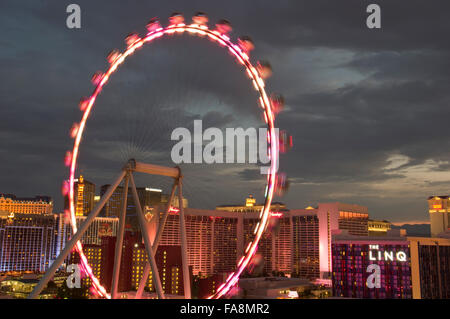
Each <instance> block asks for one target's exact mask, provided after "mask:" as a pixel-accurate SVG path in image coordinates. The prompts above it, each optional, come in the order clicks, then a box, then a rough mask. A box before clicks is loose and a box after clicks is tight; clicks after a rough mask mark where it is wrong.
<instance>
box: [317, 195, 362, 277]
mask: <svg viewBox="0 0 450 319" xmlns="http://www.w3.org/2000/svg"><path fill="white" fill-rule="evenodd" d="M315 211H316V213H317V217H318V218H319V238H320V242H319V251H320V252H319V254H320V256H319V259H320V276H321V278H322V279H329V278H330V274H331V271H332V252H331V238H332V231H334V230H347V231H348V233H349V234H350V235H355V236H368V234H369V230H368V221H369V214H368V211H367V207H364V206H359V205H353V204H344V203H319V205H318V208H316V209H315Z"/></svg>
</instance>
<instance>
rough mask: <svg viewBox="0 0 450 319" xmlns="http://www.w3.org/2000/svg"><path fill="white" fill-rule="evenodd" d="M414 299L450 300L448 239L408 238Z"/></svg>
mask: <svg viewBox="0 0 450 319" xmlns="http://www.w3.org/2000/svg"><path fill="white" fill-rule="evenodd" d="M408 240H409V242H410V246H411V276H412V286H413V298H414V299H450V238H436V237H435V238H427V237H408Z"/></svg>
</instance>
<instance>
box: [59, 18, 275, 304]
mask: <svg viewBox="0 0 450 319" xmlns="http://www.w3.org/2000/svg"><path fill="white" fill-rule="evenodd" d="M184 32H188V33H190V34H192V35H197V36H200V37H208V38H209V39H211V40H213V41H214V42H216V43H218V44H220V45H221V46H222V47H225V48H227V49H228V50H229V52H231V53H232V54H233V55H234V56H235V57H236V59H237V61H238V62H239V63H240V64H241V65H243V66H244V67H245V68H246V71H247V74H248V76H249V77H250V79H251V80H252V83H253V86H254V88H255V89H256V91H258V93H259V105H260V107H261V108H262V109H263V110H264V118H265V121H266V123H267V126H268V130H269V132H268V145H269V148H268V153H269V158H270V159H271V164H270V168H269V171H268V176H267V186H266V190H265V203H264V207H263V209H262V210H261V212H260V216H259V217H260V220H259V222H258V223H257V225H256V228H255V230H254V234H255V238H254V240H253V241H252V242H250V243H249V244H248V246H247V248H246V249H245V253H244V256H242V258H241V259H240V260H239V262H238V264H237V268H236V270H235V271H234V272H233V273H231V274H230V275H229V277H228V278H227V280H226V281H225V283H223V284H222V285H221V286H220V287H219V289H218V290H217V292H216V293H215V294H214V295H212V296H210V297H208V299H211V298H220V297H222V296H224V295H225V294H226V293H227V292H229V291H230V289H231V288H232V287H233V286H234V285H235V284H236V283H237V281H238V280H239V276H240V275H241V273H242V272H243V271H244V269H245V268H246V267H247V265H248V264H249V262H250V260H251V258H252V257H253V256H254V254H255V253H256V250H257V247H258V243H259V240H260V238H261V235H262V234H263V232H264V231H265V229H266V226H267V222H268V219H269V216H270V215H269V214H270V212H269V209H270V205H271V202H272V198H273V194H274V187H275V179H276V171H277V167H278V139H277V136H276V132H275V127H274V113H273V112H272V109H271V103H270V100H269V98H268V96H267V93H266V91H265V88H264V80H263V78H262V77H261V76H260V74H259V72H258V70H257V69H256V68H255V67H254V66H253V65H252V63H251V62H250V58H249V56H248V54H247V53H246V52H244V51H243V50H242V49H241V48H240V47H239V46H238V45H236V44H234V43H233V42H231V41H230V38H229V37H228V36H227V35H225V34H221V33H220V32H219V31H217V30H210V29H209V28H208V27H207V26H206V25H200V24H191V25H186V24H184V23H179V24H172V25H170V26H168V27H165V28H163V27H159V28H157V29H155V30H151V31H150V32H149V33H148V34H147V35H146V36H145V37H144V38H139V37H137V36H136V37H135V38H134V39H132V40H133V41H132V42H129V43H128V47H127V49H126V51H125V52H123V53H121V54H118V53H117V54H116V55H115V56H113V57H112V59H111V60H110V63H111V65H110V67H109V69H108V71H107V72H106V73H104V74H96V76H94V81H95V84H96V88H95V89H94V92H93V94H92V95H91V96H90V97H89V98H88V99H86V100H84V101H82V103H81V108H82V111H84V113H83V116H82V119H81V121H80V123H79V124H75V125H74V127H72V131H71V135H72V137H73V138H74V139H75V141H74V147H73V151H72V152H71V153H68V156H66V164H68V166H69V167H70V176H69V185H68V188H69V191H68V196H69V203H70V205H69V209H70V224H71V226H72V230H73V232H74V233H75V232H76V231H77V226H76V218H75V207H74V179H75V170H76V164H77V158H78V154H79V147H80V142H81V138H82V136H83V132H84V128H85V126H86V122H87V119H88V118H89V114H90V112H91V110H92V108H93V106H94V103H95V101H96V99H97V96H98V95H99V94H100V92H101V91H102V88H103V86H104V85H105V84H106V83H107V82H108V80H109V77H110V76H111V75H112V74H113V73H114V72H115V71H116V70H117V68H118V67H119V66H120V65H121V64H122V63H123V62H124V61H125V60H126V58H127V57H129V56H131V55H133V54H134V52H135V51H136V50H137V49H138V48H141V47H142V46H143V45H144V44H145V43H150V42H151V41H153V40H155V39H157V38H160V37H163V36H165V35H172V34H181V33H184ZM75 247H76V248H75V249H76V251H78V253H79V254H80V260H81V267H82V268H83V269H84V271H85V272H86V273H87V275H88V276H89V277H90V278H91V280H92V287H93V289H94V290H95V292H97V293H98V294H99V295H100V296H102V297H105V298H108V299H109V298H110V295H109V294H108V293H107V291H106V289H105V288H104V287H103V286H102V285H101V284H100V282H99V280H98V278H96V276H95V275H94V274H93V272H92V268H91V267H90V265H89V263H88V261H87V258H86V256H85V255H84V253H83V247H82V244H81V242H80V241H78V242H77V244H76V246H75Z"/></svg>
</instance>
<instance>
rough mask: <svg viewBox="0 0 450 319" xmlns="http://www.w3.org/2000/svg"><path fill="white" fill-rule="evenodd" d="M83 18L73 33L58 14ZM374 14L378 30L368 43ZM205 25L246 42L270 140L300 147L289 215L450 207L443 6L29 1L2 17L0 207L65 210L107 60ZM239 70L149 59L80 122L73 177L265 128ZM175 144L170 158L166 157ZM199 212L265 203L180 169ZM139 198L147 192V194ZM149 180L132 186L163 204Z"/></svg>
mask: <svg viewBox="0 0 450 319" xmlns="http://www.w3.org/2000/svg"><path fill="white" fill-rule="evenodd" d="M70 3H77V4H79V5H80V6H81V10H82V22H81V23H82V27H81V29H73V30H70V29H68V28H67V27H66V18H67V15H68V14H67V13H66V7H67V6H68V5H69V4H70ZM369 3H377V4H379V5H380V7H381V10H382V11H381V12H382V28H381V29H378V30H376V29H368V28H367V27H366V17H367V15H368V14H367V13H366V7H367V5H368V4H369ZM174 11H178V12H182V13H183V14H184V15H185V17H186V19H187V20H188V21H190V17H191V16H192V15H193V14H194V13H195V12H196V11H204V12H206V13H207V14H208V16H209V18H210V23H209V25H210V26H211V25H213V24H214V23H215V22H216V21H218V20H219V19H222V18H226V19H228V20H229V21H230V22H231V23H232V25H233V33H232V38H233V39H235V38H236V37H237V36H240V35H249V36H251V37H252V39H253V40H254V42H255V45H256V49H255V50H254V51H253V52H252V53H251V57H252V61H257V60H258V59H262V60H268V61H270V63H271V65H272V67H273V70H274V74H273V76H272V77H271V78H270V79H269V80H268V81H267V83H266V87H267V89H268V91H270V92H280V93H282V94H283V95H284V97H285V99H286V109H285V111H284V112H283V113H282V114H280V116H279V117H278V118H277V127H279V128H280V129H285V130H287V131H288V132H289V134H291V135H292V136H293V140H294V148H293V149H292V151H291V152H290V153H288V154H285V155H283V156H282V159H281V170H282V171H284V172H286V173H287V175H288V176H289V178H290V180H291V187H290V190H289V193H288V194H286V195H285V196H284V197H283V198H277V199H276V200H279V201H283V202H285V203H286V204H287V205H288V207H289V208H293V209H296V208H304V207H306V206H308V205H313V206H315V205H316V204H317V203H319V202H330V201H341V202H346V203H355V204H361V205H365V206H368V207H369V213H370V215H371V217H372V218H377V219H388V220H390V221H393V222H421V221H427V220H428V215H427V202H426V199H427V197H428V196H429V195H445V194H448V193H449V192H450V161H449V159H450V156H449V155H450V139H449V136H450V135H449V132H448V131H449V122H450V93H449V92H450V41H449V35H450V22H449V21H448V12H450V2H449V1H448V0H442V1H438V0H435V1H432V2H430V1H413V0H410V1H398V0H389V1H382V0H371V1H365V0H345V1H333V0H330V1H319V0H314V1H312V0H311V1H299V0H296V1H261V0H258V1H220V2H219V1H211V0H210V1H186V0H184V1H183V0H182V1H143V0H140V1H137V0H135V1H116V0H107V1H106V0H105V1H97V0H96V1H93V0H90V1H81V0H73V1H61V0H53V1H43V0H33V1H23V0H2V1H1V2H0V70H1V72H0V82H1V86H0V110H1V117H0V120H1V121H0V142H1V147H0V163H1V165H2V167H1V170H0V193H14V194H16V195H17V196H21V197H30V196H34V195H50V196H52V197H53V198H54V199H55V203H56V210H57V211H59V210H60V209H62V196H61V195H60V194H61V193H60V187H61V183H62V181H63V180H64V179H65V178H67V177H68V170H67V169H66V168H65V167H64V165H63V157H64V154H65V152H66V151H67V150H69V149H71V147H72V141H71V139H70V137H69V136H68V132H69V129H70V127H71V125H72V123H74V122H77V121H79V119H80V117H81V113H80V111H79V110H78V101H79V99H80V98H81V97H82V96H88V95H90V93H91V92H92V88H93V87H92V84H91V83H90V78H91V76H92V74H93V73H94V72H95V71H97V70H103V71H104V70H106V67H107V63H106V56H107V55H108V53H109V52H110V51H111V50H112V49H114V48H117V49H120V50H123V49H124V48H125V44H124V38H125V37H126V36H127V35H128V34H129V33H131V32H133V31H136V32H139V33H140V34H141V35H143V34H144V33H145V25H146V23H147V21H148V20H149V19H150V18H152V17H155V16H157V17H159V18H160V19H161V23H162V24H163V25H167V18H168V16H169V15H170V14H171V13H172V12H174ZM256 98H257V96H256V95H255V92H254V90H252V86H251V83H250V82H249V81H248V79H247V78H246V76H245V74H244V72H243V70H242V69H241V68H240V67H238V66H237V65H236V63H234V62H233V59H232V58H231V57H230V55H229V54H227V53H226V51H224V50H223V49H221V48H219V47H217V46H215V45H213V44H211V43H210V42H209V41H207V40H203V39H197V38H192V37H190V36H189V35H183V36H180V37H179V39H177V40H171V39H168V40H161V41H160V42H158V43H155V45H154V46H153V44H152V45H149V46H148V47H144V48H143V49H142V50H140V51H139V52H138V53H136V55H135V56H133V57H132V58H131V59H130V60H129V61H127V63H126V64H125V65H124V66H123V67H122V68H121V69H120V70H119V72H118V73H117V74H116V75H114V78H112V79H111V83H110V84H108V86H107V87H105V89H104V92H103V93H102V94H101V97H100V99H99V101H98V105H97V106H96V107H98V109H96V110H95V111H94V112H93V115H92V119H91V120H90V121H89V122H88V129H87V131H86V136H85V137H84V140H83V144H82V147H81V155H80V156H81V157H80V166H79V168H80V169H79V173H82V174H83V175H84V176H85V178H86V179H88V180H92V181H93V182H95V183H96V184H97V185H101V184H103V183H108V182H111V181H112V179H113V178H114V175H115V174H117V170H118V169H119V168H120V165H121V163H123V162H124V161H126V159H128V158H130V157H136V158H139V159H141V160H143V161H147V162H154V163H160V164H163V165H164V164H166V165H171V166H172V165H173V164H170V163H168V162H167V160H168V157H167V156H168V154H169V153H170V149H171V147H172V145H173V142H172V141H170V132H171V131H172V130H173V128H175V127H179V126H183V127H188V128H190V127H192V121H193V120H194V119H203V123H204V125H206V126H208V127H209V126H216V127H219V128H224V127H236V126H242V127H252V126H259V125H261V114H259V113H258V107H257V103H256V102H257V101H256ZM171 143H172V144H171ZM185 174H186V176H187V181H186V184H187V185H186V196H187V197H188V199H189V200H190V203H191V204H192V205H191V206H193V207H200V208H202V207H201V206H205V207H210V206H214V205H220V204H228V203H236V204H237V203H240V202H243V200H244V199H245V197H246V196H247V195H248V194H249V193H253V194H255V196H256V197H257V198H258V200H259V201H261V200H262V199H263V197H262V189H263V188H264V184H263V181H264V178H262V177H261V176H260V175H259V174H258V167H256V166H254V165H253V166H252V165H240V166H237V165H230V166H226V165H218V166H212V167H205V165H197V166H195V167H190V168H186V170H185ZM189 179H190V180H189ZM144 183H145V184H144ZM163 183H164V182H162V181H160V180H158V179H152V180H150V181H148V182H147V181H144V180H140V184H141V185H145V186H151V187H161V188H163V189H164V190H166V189H167V185H168V184H163Z"/></svg>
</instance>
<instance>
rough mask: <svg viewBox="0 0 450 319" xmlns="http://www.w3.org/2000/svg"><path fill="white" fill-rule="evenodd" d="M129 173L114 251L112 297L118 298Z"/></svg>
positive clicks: (124, 188) (124, 187)
mask: <svg viewBox="0 0 450 319" xmlns="http://www.w3.org/2000/svg"><path fill="white" fill-rule="evenodd" d="M128 174H130V173H128ZM128 174H127V176H126V177H125V182H124V186H123V198H122V210H121V212H120V217H119V230H118V232H117V236H116V249H115V252H114V268H113V279H112V287H111V299H116V298H117V291H118V286H119V274H120V263H121V260H122V247H123V234H124V232H125V219H126V215H127V201H128V181H129V175H128Z"/></svg>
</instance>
